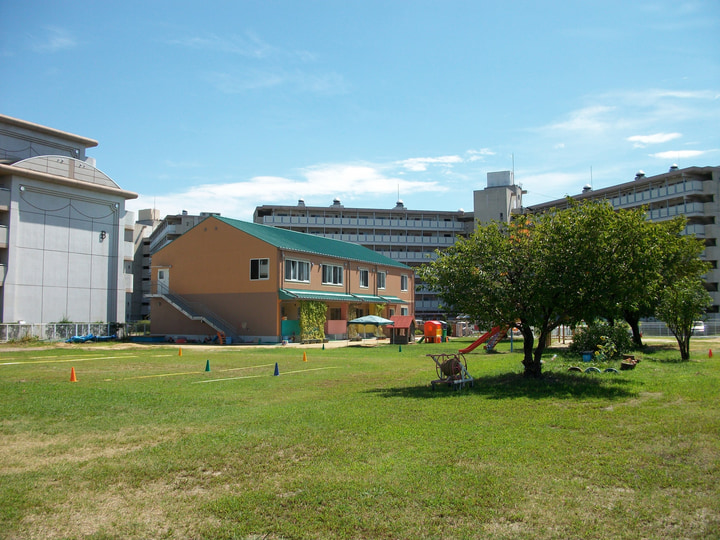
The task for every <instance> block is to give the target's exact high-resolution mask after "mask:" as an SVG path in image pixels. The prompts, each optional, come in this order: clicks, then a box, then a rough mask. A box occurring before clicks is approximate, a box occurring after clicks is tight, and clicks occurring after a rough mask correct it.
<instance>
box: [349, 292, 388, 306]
mask: <svg viewBox="0 0 720 540" xmlns="http://www.w3.org/2000/svg"><path fill="white" fill-rule="evenodd" d="M352 295H353V296H354V297H355V298H357V299H358V300H360V301H361V302H368V303H371V304H385V303H386V300H385V299H384V298H383V297H381V296H375V295H374V294H357V293H353V294H352Z"/></svg>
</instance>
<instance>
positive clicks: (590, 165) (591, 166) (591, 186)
mask: <svg viewBox="0 0 720 540" xmlns="http://www.w3.org/2000/svg"><path fill="white" fill-rule="evenodd" d="M592 185H593V183H592V165H590V187H592Z"/></svg>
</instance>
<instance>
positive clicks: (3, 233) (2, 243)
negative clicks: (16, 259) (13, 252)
mask: <svg viewBox="0 0 720 540" xmlns="http://www.w3.org/2000/svg"><path fill="white" fill-rule="evenodd" d="M7 246H8V228H7V225H0V248H6V247H7Z"/></svg>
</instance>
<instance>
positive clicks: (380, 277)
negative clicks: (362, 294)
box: [377, 272, 387, 289]
mask: <svg viewBox="0 0 720 540" xmlns="http://www.w3.org/2000/svg"><path fill="white" fill-rule="evenodd" d="M386 275H387V274H386V273H385V272H378V273H377V285H378V289H384V288H385V276H386Z"/></svg>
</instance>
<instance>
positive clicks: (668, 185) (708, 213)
mask: <svg viewBox="0 0 720 540" xmlns="http://www.w3.org/2000/svg"><path fill="white" fill-rule="evenodd" d="M573 199H575V200H578V201H582V200H597V199H605V200H608V201H610V203H611V204H612V205H613V207H614V208H618V209H619V208H626V209H629V208H639V207H643V208H646V209H647V216H648V219H650V220H652V221H663V220H667V219H672V218H673V217H675V216H680V215H682V216H685V217H686V218H687V220H688V222H687V227H686V228H685V234H694V235H695V236H696V237H697V238H700V239H702V240H704V241H705V252H704V254H703V257H704V258H705V259H706V260H707V261H708V262H710V264H711V266H712V268H711V270H710V271H709V272H708V273H707V275H706V276H705V280H706V287H707V289H708V292H710V294H711V295H712V297H713V305H712V307H711V308H710V313H711V316H712V317H715V318H717V317H718V312H719V311H720V292H719V291H718V283H720V269H718V260H720V246H718V237H720V223H718V220H719V219H720V167H687V168H684V169H680V168H678V167H677V166H676V165H673V166H672V167H670V170H669V171H668V172H666V173H662V174H657V175H654V176H647V175H646V174H645V173H644V172H643V171H638V173H637V174H636V175H635V179H634V180H631V181H629V182H623V183H621V184H617V185H614V186H610V187H606V188H602V189H592V187H591V186H590V185H586V186H585V187H584V188H583V190H582V193H580V194H578V195H575V196H573ZM566 206H567V200H566V199H557V200H554V201H549V202H546V203H542V204H537V205H533V206H532V207H528V208H525V209H524V210H525V211H529V212H532V213H537V212H546V211H548V210H550V209H551V208H563V207H566Z"/></svg>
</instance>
